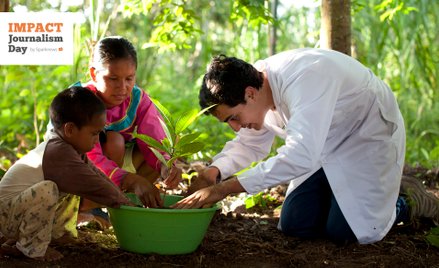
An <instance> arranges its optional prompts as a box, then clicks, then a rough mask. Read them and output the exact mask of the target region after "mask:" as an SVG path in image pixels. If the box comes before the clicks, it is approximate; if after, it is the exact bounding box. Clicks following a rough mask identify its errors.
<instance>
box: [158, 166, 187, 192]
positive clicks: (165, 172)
mask: <svg viewBox="0 0 439 268" xmlns="http://www.w3.org/2000/svg"><path fill="white" fill-rule="evenodd" d="M181 174H182V171H181V169H180V168H178V167H176V166H172V167H171V170H169V169H168V168H167V167H166V166H165V165H162V169H161V176H162V178H163V183H164V184H165V185H166V187H167V188H169V189H174V188H176V187H177V186H178V184H179V183H180V182H181V180H182V178H181Z"/></svg>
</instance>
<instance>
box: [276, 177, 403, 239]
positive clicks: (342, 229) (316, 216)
mask: <svg viewBox="0 0 439 268" xmlns="http://www.w3.org/2000/svg"><path fill="white" fill-rule="evenodd" d="M396 206H397V208H398V209H397V214H398V215H397V219H396V221H395V222H399V221H405V220H407V218H408V213H407V211H408V207H407V204H406V202H405V200H404V198H402V197H399V199H398V202H397V205H396ZM281 218H282V219H281V227H282V232H284V233H285V234H286V235H288V236H294V237H300V238H328V239H330V240H331V241H333V242H334V243H336V244H338V245H345V244H347V243H351V242H356V241H357V238H356V237H355V235H354V233H353V232H352V230H351V228H350V227H349V224H348V223H347V222H346V219H345V217H344V216H343V213H342V212H341V210H340V207H339V206H338V203H337V201H336V200H335V197H334V194H333V193H332V190H331V187H330V186H329V183H328V179H327V178H326V174H325V172H324V171H323V169H319V170H318V171H317V172H316V173H314V174H313V175H312V176H311V177H309V178H308V179H307V180H305V181H304V182H303V183H302V184H301V185H300V186H299V187H297V188H296V189H295V190H294V191H293V192H292V193H290V194H289V195H288V197H287V198H286V200H285V202H284V204H283V205H282V214H281Z"/></svg>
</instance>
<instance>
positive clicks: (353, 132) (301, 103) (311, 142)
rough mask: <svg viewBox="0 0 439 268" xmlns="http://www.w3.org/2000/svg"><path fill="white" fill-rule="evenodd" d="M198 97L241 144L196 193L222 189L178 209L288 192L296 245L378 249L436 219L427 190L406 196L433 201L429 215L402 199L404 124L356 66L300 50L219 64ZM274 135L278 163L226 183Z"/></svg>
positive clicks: (381, 89) (329, 54)
mask: <svg viewBox="0 0 439 268" xmlns="http://www.w3.org/2000/svg"><path fill="white" fill-rule="evenodd" d="M199 97H200V105H201V106H202V107H203V108H204V107H209V106H210V105H213V104H216V106H215V107H213V108H212V109H211V110H210V113H211V114H213V115H214V116H215V117H217V118H218V119H219V120H220V121H221V122H225V123H227V124H229V125H230V127H231V128H232V129H233V130H234V131H236V133H237V136H236V138H235V139H233V140H232V141H229V142H227V143H226V145H225V146H224V148H223V150H222V151H221V153H219V154H218V155H217V156H215V157H214V159H213V160H214V161H213V163H212V164H211V166H210V167H209V168H208V169H206V170H205V171H204V172H203V173H202V174H201V176H200V178H201V179H202V180H200V181H199V183H198V184H197V185H194V186H193V189H199V188H202V187H203V186H207V185H211V184H214V183H215V180H217V184H215V185H212V186H210V187H207V188H203V189H201V190H200V191H197V192H195V193H194V194H192V195H191V196H189V197H187V198H186V199H184V200H182V201H180V202H179V203H177V205H175V207H176V208H191V207H201V206H203V205H206V204H209V203H213V202H216V201H219V200H221V199H222V198H224V197H225V196H227V195H228V194H230V193H237V192H243V191H246V192H248V193H257V192H259V191H261V190H263V189H266V188H268V187H272V186H274V185H278V184H281V183H285V182H290V186H289V189H288V191H287V198H286V200H285V202H284V204H283V207H282V213H281V217H280V223H279V228H280V229H281V230H282V231H283V232H284V233H285V234H287V235H291V236H297V237H303V238H313V237H328V238H329V239H331V240H332V241H334V242H336V243H338V244H344V243H346V242H353V241H358V242H359V243H373V242H375V241H379V240H381V239H382V238H383V237H384V236H385V235H386V234H387V232H388V231H389V229H390V228H391V227H392V225H393V224H394V223H395V221H397V222H400V221H408V220H409V218H411V217H413V216H427V217H432V218H434V217H436V220H437V219H439V205H438V203H437V202H436V201H437V200H435V199H434V198H433V197H432V196H427V195H426V192H425V190H424V189H423V188H422V185H421V186H419V184H418V183H416V182H413V184H410V185H408V186H410V188H411V189H412V191H411V192H416V195H415V197H416V198H418V199H419V200H417V201H420V202H421V203H423V202H424V201H427V203H428V206H427V207H428V208H429V210H428V211H423V210H422V209H421V208H420V207H419V206H418V207H417V209H416V211H417V215H414V214H413V213H411V212H413V211H415V210H413V209H412V210H410V211H409V207H408V202H407V200H406V198H404V197H403V196H399V192H400V184H401V174H402V168H403V164H404V154H405V130H404V121H403V118H402V115H401V113H400V111H399V108H398V104H397V102H396V100H395V97H394V96H393V93H392V91H391V90H390V88H389V87H388V86H387V85H386V84H385V83H384V82H383V81H381V80H380V79H379V78H377V77H376V76H375V75H374V74H373V73H372V72H371V71H370V70H369V69H367V68H366V67H364V66H363V65H362V64H360V63H359V62H358V61H356V60H355V59H353V58H351V57H349V56H347V55H344V54H342V53H339V52H336V51H330V50H323V49H298V50H292V51H286V52H282V53H279V54H277V55H274V56H272V57H269V58H267V59H265V60H261V61H258V62H257V63H256V64H255V65H254V66H252V65H251V64H249V63H246V62H245V61H242V60H239V59H236V58H234V57H226V56H224V55H220V56H218V57H215V58H214V59H213V61H212V63H211V64H210V66H209V68H208V71H207V73H206V74H205V76H204V79H203V85H202V88H201V91H200V96H199ZM276 135H277V136H279V137H281V138H283V139H284V140H285V144H284V145H283V146H281V147H280V148H279V149H278V150H277V155H275V156H273V157H270V158H268V159H266V160H265V161H262V162H260V163H259V164H258V165H257V166H255V167H254V168H250V169H248V170H246V171H245V172H243V173H241V174H240V175H239V176H237V177H236V176H233V177H232V178H231V179H228V180H224V179H226V178H228V177H230V176H232V175H233V174H234V173H236V172H238V171H239V170H242V169H243V168H246V167H248V166H250V164H251V163H252V162H255V161H260V160H263V159H264V158H265V157H266V156H267V155H268V154H269V152H270V148H271V146H272V143H273V140H274V138H275V136H276ZM221 181H222V182H221ZM201 182H204V183H205V185H202V183H201ZM219 182H221V183H219ZM416 198H413V199H416ZM410 213H411V214H410Z"/></svg>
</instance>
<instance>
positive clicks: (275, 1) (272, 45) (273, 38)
mask: <svg viewBox="0 0 439 268" xmlns="http://www.w3.org/2000/svg"><path fill="white" fill-rule="evenodd" d="M278 5H279V0H272V1H271V13H272V16H273V19H274V23H272V24H271V26H270V28H269V45H268V49H269V51H268V54H269V55H274V54H276V45H277V23H276V20H277V6H278Z"/></svg>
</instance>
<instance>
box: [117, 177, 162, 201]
mask: <svg viewBox="0 0 439 268" xmlns="http://www.w3.org/2000/svg"><path fill="white" fill-rule="evenodd" d="M121 188H122V190H126V191H128V192H132V193H135V194H136V195H137V196H138V197H139V199H140V201H141V202H142V204H143V205H144V206H145V207H150V208H156V207H163V200H162V199H161V198H160V192H159V190H158V189H157V188H156V187H155V186H154V185H153V184H152V183H151V182H150V181H148V180H147V179H145V178H143V177H142V176H139V175H137V174H134V173H128V174H127V175H126V176H125V178H124V180H123V182H122V185H121Z"/></svg>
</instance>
